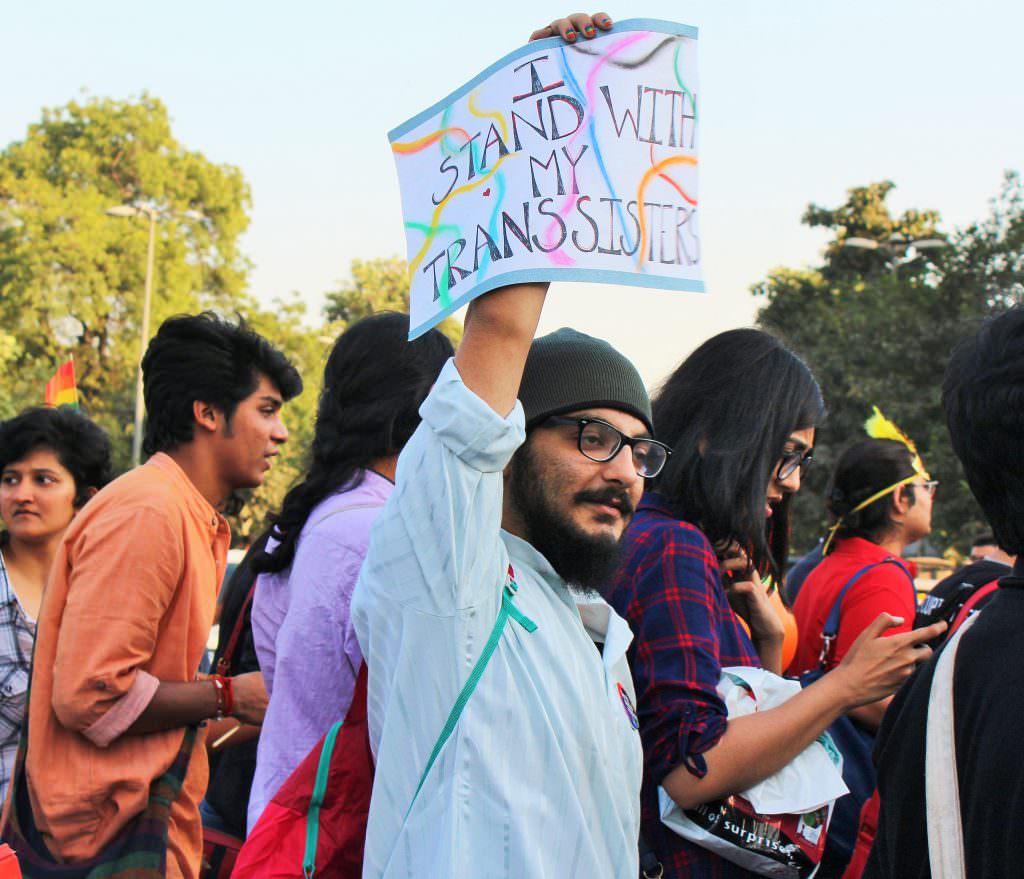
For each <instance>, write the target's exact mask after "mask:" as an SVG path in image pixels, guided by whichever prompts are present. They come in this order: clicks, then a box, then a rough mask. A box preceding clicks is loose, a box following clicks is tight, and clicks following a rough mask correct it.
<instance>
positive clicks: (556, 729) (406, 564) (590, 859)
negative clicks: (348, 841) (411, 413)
mask: <svg viewBox="0 0 1024 879" xmlns="http://www.w3.org/2000/svg"><path fill="white" fill-rule="evenodd" d="M596 20H597V22H598V26H602V27H609V26H610V21H608V19H607V16H602V17H600V18H599V19H596ZM594 21H595V19H591V18H590V17H589V16H574V17H573V19H572V20H571V21H563V22H559V23H556V25H555V27H556V28H560V29H561V32H563V33H564V30H565V29H568V28H571V29H573V30H575V31H576V32H578V33H582V34H584V35H585V36H587V35H589V34H591V33H594V32H595V30H594ZM545 35H547V34H545ZM546 292H547V285H546V284H544V283H536V284H520V285H516V286H506V287H502V288H500V289H497V290H495V291H493V292H491V293H488V294H487V295H485V296H484V297H482V298H480V299H477V300H475V301H474V302H473V303H472V304H471V305H470V308H469V312H468V314H467V317H466V330H465V335H464V337H463V341H462V344H461V345H460V347H459V351H458V354H457V355H456V357H455V359H454V360H453V361H452V362H450V363H449V364H448V365H447V366H446V367H445V368H444V369H443V370H442V372H441V375H440V377H439V378H438V381H437V384H436V385H435V386H434V389H433V391H432V392H431V394H430V396H429V397H428V398H427V400H426V402H425V403H424V405H423V408H422V410H421V414H422V416H423V422H422V424H421V425H420V427H419V429H418V430H417V432H416V433H415V435H414V436H413V438H412V439H411V440H410V442H409V444H408V445H407V446H406V448H405V450H404V451H403V453H402V455H401V456H400V458H399V461H398V470H397V476H396V485H395V491H394V493H393V495H392V497H391V499H390V500H389V502H388V505H387V507H386V508H385V510H384V512H383V513H382V514H381V516H380V518H379V519H378V520H377V523H376V525H375V528H374V531H373V535H372V537H371V541H370V549H369V554H368V555H367V559H366V564H365V566H364V568H363V571H362V574H361V576H360V580H359V583H358V585H357V587H356V591H355V595H354V596H353V599H352V616H353V619H354V621H355V625H356V631H357V633H358V635H359V641H360V644H361V646H362V649H363V653H364V656H365V657H366V660H367V663H368V665H369V670H370V676H369V692H368V710H369V724H370V738H371V743H372V745H373V750H374V752H375V755H376V761H377V766H376V777H375V779H374V790H373V800H372V804H371V807H370V818H369V825H368V830H367V838H366V849H365V860H364V865H365V866H364V869H365V872H366V875H373V876H403V877H404V876H446V877H471V876H472V877H475V876H478V875H488V876H507V877H524V876H588V877H589V876H607V877H634V876H636V875H637V874H638V869H639V868H638V857H637V837H638V833H639V790H640V777H641V761H642V755H641V749H640V742H639V737H638V735H637V731H636V714H635V711H634V710H633V705H634V703H635V697H634V694H633V687H632V683H631V680H630V674H629V669H628V666H627V664H626V661H625V650H626V647H627V646H628V644H629V642H630V640H631V638H632V635H631V634H630V631H629V628H628V626H626V624H625V622H624V621H623V620H622V619H621V618H620V617H619V616H618V615H617V614H616V613H615V612H614V611H612V610H611V608H610V607H609V606H608V605H607V604H606V603H605V602H604V600H603V599H602V598H600V597H599V596H598V594H597V593H596V592H595V591H594V590H596V589H600V588H605V587H606V586H607V584H608V582H609V580H610V575H611V572H612V570H613V568H614V565H615V561H616V558H617V547H618V542H619V539H620V537H621V536H622V533H623V531H624V530H625V527H626V525H627V523H628V522H629V519H630V517H631V515H632V512H633V509H634V507H635V505H636V503H637V501H638V499H639V497H640V494H641V491H642V487H643V478H644V477H646V476H651V475H654V474H655V473H657V472H658V471H659V470H660V469H661V467H662V466H663V464H664V462H665V460H666V459H667V457H668V451H667V450H666V449H665V447H664V446H662V445H660V444H658V443H656V442H654V441H653V440H651V439H650V434H651V417H650V400H649V398H648V396H647V393H646V391H645V389H644V387H643V383H642V381H641V379H640V376H639V375H638V374H637V372H636V370H635V368H634V367H633V366H632V364H630V363H629V362H628V361H627V360H626V359H625V358H624V357H623V356H622V355H621V354H619V353H618V352H616V351H615V350H614V349H612V348H611V346H610V345H608V344H607V343H605V342H602V341H600V340H598V339H594V338H591V337H589V336H585V335H583V334H582V333H577V332H575V331H572V330H566V329H563V330H559V331H558V332H555V333H552V334H550V335H548V336H545V337H542V338H540V339H537V340H536V341H532V340H533V335H534V332H535V331H536V328H537V323H538V321H539V318H540V313H541V308H542V306H543V302H544V298H545V295H546ZM531 341H532V344H531ZM517 395H518V400H517ZM524 440H525V442H524ZM595 645H596V646H595Z"/></svg>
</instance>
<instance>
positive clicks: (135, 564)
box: [53, 506, 185, 745]
mask: <svg viewBox="0 0 1024 879" xmlns="http://www.w3.org/2000/svg"><path fill="white" fill-rule="evenodd" d="M184 552H185V548H184V541H183V535H182V528H181V526H180V523H176V522H175V521H174V516H173V514H172V513H169V512H168V511H165V510H161V509H159V508H158V507H156V506H154V507H146V506H143V507H139V506H132V508H130V509H125V510H124V511H123V512H119V511H114V510H109V511H107V513H106V515H104V516H102V517H97V518H96V519H94V520H93V521H92V522H90V523H89V527H88V528H87V529H83V531H82V532H81V533H80V534H79V535H78V536H77V538H76V543H75V545H74V546H71V547H68V564H69V569H68V575H67V576H68V595H67V602H66V604H65V608H64V614H63V618H62V619H61V624H60V634H59V635H58V638H57V649H56V657H55V661H54V668H53V709H54V712H55V713H56V715H57V719H58V720H59V721H60V723H61V724H62V725H63V726H65V727H67V728H68V729H72V730H76V731H78V732H84V733H86V734H87V735H88V734H89V731H90V730H91V731H92V732H93V733H94V734H96V735H97V736H98V738H94V741H95V742H96V743H97V744H100V745H104V744H109V741H110V740H112V739H113V738H115V737H116V736H117V735H119V734H120V733H121V732H123V731H124V729H126V728H127V727H128V726H130V725H131V723H132V722H134V720H135V718H136V717H138V715H139V714H141V713H142V711H143V710H144V709H145V707H146V705H148V704H149V700H150V699H151V698H152V696H153V693H154V692H155V691H156V686H157V684H158V682H157V681H156V680H155V679H154V678H153V677H152V676H151V675H147V674H145V672H142V667H143V666H145V665H146V663H147V661H148V660H149V659H150V657H151V656H152V653H153V649H154V646H155V644H156V639H157V636H158V634H159V630H160V624H161V620H162V619H163V617H164V614H165V612H166V611H167V608H168V607H169V605H170V603H171V601H172V599H173V598H174V595H175V592H176V590H177V588H178V582H179V580H180V579H181V575H182V570H183V562H184ZM140 675H141V677H140ZM127 694H131V698H130V699H129V700H128V702H127V703H126V704H125V705H123V706H122V709H123V710H121V711H120V712H118V714H119V715H120V716H116V715H115V716H116V719H115V718H110V719H109V720H108V721H107V722H106V723H104V722H103V718H104V717H105V716H106V715H107V714H108V712H111V711H112V710H114V709H115V707H116V706H117V705H118V703H119V702H120V700H122V699H123V698H124V697H125V696H126V695H127ZM92 737H93V736H90V738H92Z"/></svg>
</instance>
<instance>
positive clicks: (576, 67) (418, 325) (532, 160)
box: [389, 19, 704, 336]
mask: <svg viewBox="0 0 1024 879" xmlns="http://www.w3.org/2000/svg"><path fill="white" fill-rule="evenodd" d="M698 83H699V80H698V76H697V32H696V29H694V28H691V27H688V26H686V25H679V24H673V23H669V22H659V21H652V20H645V19H638V20H633V21H627V22H621V23H619V24H617V25H616V26H615V28H614V30H613V31H612V32H610V33H607V34H601V35H599V36H598V37H597V38H596V39H594V40H592V41H582V42H580V43H578V44H575V45H567V44H566V43H564V42H562V41H561V40H543V41H539V42H536V43H531V44H528V45H527V46H524V47H522V48H521V49H518V50H517V51H515V52H512V53H510V54H509V55H507V56H506V57H505V58H502V59H501V60H500V61H498V62H496V63H495V64H493V65H491V67H489V68H488V69H487V70H485V71H483V72H482V73H481V74H480V75H479V76H477V77H475V78H474V79H473V80H471V81H470V82H469V83H467V84H466V85H465V86H463V87H462V88H460V89H458V90H456V91H455V92H454V93H453V94H451V95H449V96H448V97H447V98H445V99H444V100H443V101H440V102H438V104H436V105H434V106H433V107H431V108H429V109H428V110H426V111H424V112H423V113H420V114H418V115H417V116H416V117H414V118H413V119H411V120H409V121H408V122H406V123H405V124H404V125H401V126H399V127H398V128H397V129H395V130H394V131H392V132H391V133H390V135H389V137H390V140H391V147H392V151H393V154H394V157H395V162H396V165H397V168H398V173H399V182H400V187H401V193H402V209H403V214H404V217H405V231H406V243H407V250H408V259H409V280H410V313H411V316H412V321H411V326H412V335H413V336H415V335H418V334H419V333H422V332H424V331H425V330H426V329H428V328H429V327H431V326H433V325H434V324H436V323H437V322H438V321H440V320H442V319H443V318H444V317H446V316H447V315H448V314H450V313H452V312H453V311H454V310H455V309H457V308H458V307H460V306H461V305H463V304H465V303H466V302H468V301H470V300H471V299H472V298H474V297H475V296H478V295H480V294H482V293H485V292H487V291H488V290H491V289H494V288H495V287H498V286H501V285H504V284H509V283H519V282H525V281H532V280H572V281H598V282H607V283H616V284H628V285H633V286H645V287H661V288H665V289H670V290H690V291H702V290H703V289H704V285H703V280H702V266H701V258H700V254H701V247H700V232H699V216H700V210H701V204H700V199H699V189H698V179H697V171H698V168H699V164H700V156H699V149H698V115H699V114H698V110H697V108H698V101H699V87H698Z"/></svg>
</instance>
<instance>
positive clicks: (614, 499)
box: [573, 488, 633, 516]
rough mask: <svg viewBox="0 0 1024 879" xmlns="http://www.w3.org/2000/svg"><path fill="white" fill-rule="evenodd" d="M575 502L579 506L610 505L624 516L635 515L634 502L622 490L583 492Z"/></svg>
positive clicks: (577, 496) (610, 489)
mask: <svg viewBox="0 0 1024 879" xmlns="http://www.w3.org/2000/svg"><path fill="white" fill-rule="evenodd" d="M573 500H574V501H575V502H576V503H578V504H584V503H592V504H608V506H610V507H615V508H616V509H618V510H619V512H621V513H622V515H623V516H632V515H633V501H632V499H631V498H630V496H629V493H628V492H626V491H624V490H623V489H620V488H605V489H602V490H601V491H581V492H578V493H577V494H576V496H575V497H574V498H573Z"/></svg>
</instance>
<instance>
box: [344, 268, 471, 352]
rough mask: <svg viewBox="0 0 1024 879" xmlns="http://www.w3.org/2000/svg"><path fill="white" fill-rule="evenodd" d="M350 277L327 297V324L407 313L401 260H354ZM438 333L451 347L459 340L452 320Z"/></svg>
mask: <svg viewBox="0 0 1024 879" xmlns="http://www.w3.org/2000/svg"><path fill="white" fill-rule="evenodd" d="M351 274H352V280H351V281H348V282H345V283H343V284H342V285H341V287H339V288H338V289H337V290H333V291H331V292H330V293H328V294H327V303H326V305H325V307H324V313H325V314H326V316H327V318H328V319H329V320H339V321H342V322H343V323H344V324H345V325H348V324H350V323H352V322H353V321H357V320H359V319H360V318H363V317H366V316H367V315H370V314H374V313H376V312H378V311H401V312H407V311H408V310H409V267H408V265H407V264H406V262H405V260H403V259H399V258H397V257H392V258H391V259H369V260H361V259H356V260H353V261H352V268H351ZM438 329H439V330H440V331H441V332H442V333H444V334H445V335H446V336H447V337H448V338H449V339H451V341H452V344H453V345H456V346H457V345H458V344H459V342H460V341H461V340H462V324H460V323H459V322H458V321H457V320H455V319H454V318H450V317H449V318H445V320H443V321H441V323H440V324H439V325H438Z"/></svg>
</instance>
